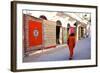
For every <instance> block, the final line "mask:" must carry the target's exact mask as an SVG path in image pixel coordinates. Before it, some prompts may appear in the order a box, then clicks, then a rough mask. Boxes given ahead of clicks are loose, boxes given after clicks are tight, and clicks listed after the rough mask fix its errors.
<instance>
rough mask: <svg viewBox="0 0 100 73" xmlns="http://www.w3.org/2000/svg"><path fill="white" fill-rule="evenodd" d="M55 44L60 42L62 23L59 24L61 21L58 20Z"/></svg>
mask: <svg viewBox="0 0 100 73" xmlns="http://www.w3.org/2000/svg"><path fill="white" fill-rule="evenodd" d="M56 24H57V25H56V44H61V42H60V37H61V35H62V34H61V31H62V30H61V26H62V24H61V21H60V20H57V21H56Z"/></svg>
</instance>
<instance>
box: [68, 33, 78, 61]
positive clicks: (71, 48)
mask: <svg viewBox="0 0 100 73" xmlns="http://www.w3.org/2000/svg"><path fill="white" fill-rule="evenodd" d="M75 43H76V41H75V34H74V33H71V34H70V35H69V37H68V40H67V44H68V47H69V52H70V57H69V60H71V59H72V58H73V54H74V47H75Z"/></svg>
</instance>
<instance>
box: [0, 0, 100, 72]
mask: <svg viewBox="0 0 100 73" xmlns="http://www.w3.org/2000/svg"><path fill="white" fill-rule="evenodd" d="M10 1H11V0H0V73H12V72H11V71H10V29H11V28H10V8H11V7H10ZM29 1H45V2H55V3H56V2H58V3H67V4H84V5H99V4H100V0H29ZM99 7H100V5H99ZM98 13H100V10H99V12H98ZM98 16H100V14H99V15H98ZM99 19H100V17H98V20H99ZM99 23H100V21H99ZM99 23H98V24H99ZM98 28H100V25H98ZM98 31H100V29H98ZM98 37H100V33H98ZM99 40H100V39H98V43H100V41H99ZM99 48H100V46H99ZM99 48H98V51H99V52H98V55H99V56H100V49H99ZM98 60H99V61H98V62H99V64H100V57H99V58H98ZM42 72H43V73H52V72H54V73H87V72H90V73H99V72H100V65H99V66H98V67H92V68H77V69H62V70H50V71H49V70H48V71H42ZM26 73H33V71H31V72H26ZM34 73H41V71H35V72H34Z"/></svg>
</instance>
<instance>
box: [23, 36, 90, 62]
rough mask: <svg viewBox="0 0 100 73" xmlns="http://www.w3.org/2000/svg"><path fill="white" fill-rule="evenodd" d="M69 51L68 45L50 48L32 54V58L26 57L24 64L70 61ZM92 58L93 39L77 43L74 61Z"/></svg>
mask: <svg viewBox="0 0 100 73" xmlns="http://www.w3.org/2000/svg"><path fill="white" fill-rule="evenodd" d="M68 58H69V49H68V47H67V45H66V44H64V45H62V46H61V45H59V46H57V48H50V49H46V50H40V51H37V52H34V53H31V54H30V56H27V57H24V58H23V60H24V62H39V61H63V60H68ZM90 58H91V39H90V38H85V39H81V40H79V41H77V43H76V46H75V49H74V58H73V60H82V59H90Z"/></svg>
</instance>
